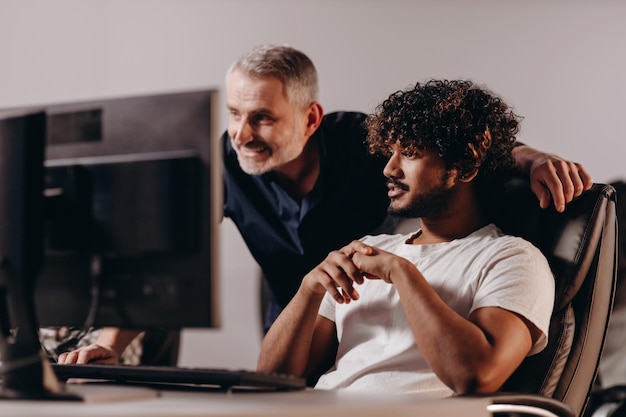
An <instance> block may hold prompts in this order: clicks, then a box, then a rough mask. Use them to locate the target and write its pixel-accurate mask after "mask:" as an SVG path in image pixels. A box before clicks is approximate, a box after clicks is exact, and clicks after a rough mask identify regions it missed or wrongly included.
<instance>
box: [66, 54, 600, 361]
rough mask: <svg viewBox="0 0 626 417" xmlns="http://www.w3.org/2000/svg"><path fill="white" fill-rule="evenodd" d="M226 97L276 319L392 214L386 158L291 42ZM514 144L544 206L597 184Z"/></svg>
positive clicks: (229, 175)
mask: <svg viewBox="0 0 626 417" xmlns="http://www.w3.org/2000/svg"><path fill="white" fill-rule="evenodd" d="M226 98H227V105H228V110H229V114H230V117H229V122H228V129H227V132H226V133H225V134H224V136H223V141H224V167H225V169H224V182H225V211H224V214H225V216H227V217H230V218H231V219H232V221H233V222H234V223H235V225H236V226H237V228H238V229H239V231H240V233H241V235H242V237H243V239H244V241H245V242H246V244H247V246H248V248H249V249H250V252H251V254H252V256H253V257H254V259H255V260H256V261H257V263H258V264H259V266H260V267H261V270H262V272H263V275H264V278H265V281H266V283H267V287H268V288H269V290H270V306H269V308H268V311H267V314H266V318H265V323H266V328H269V326H270V325H271V323H272V322H273V321H274V319H275V318H276V316H277V315H278V314H279V313H280V311H281V310H282V308H283V307H284V306H285V305H287V303H288V302H289V300H290V299H291V297H292V296H293V295H294V294H295V292H296V291H297V289H298V287H299V285H300V281H301V279H302V277H303V276H304V275H305V274H306V273H307V272H308V271H310V270H311V269H312V268H313V267H314V266H315V265H317V264H318V263H319V262H320V261H322V260H323V259H324V257H325V256H326V255H327V254H328V252H330V251H331V250H333V249H335V248H338V247H341V246H343V245H345V244H346V243H348V242H350V241H351V240H353V239H356V238H358V237H360V236H363V235H364V234H366V233H370V232H372V231H373V230H374V229H375V228H377V227H379V226H380V225H381V224H382V223H383V221H384V220H385V219H386V217H387V213H386V209H387V203H388V199H387V194H386V191H385V181H386V180H385V178H384V176H383V175H381V172H382V168H383V166H384V165H385V160H384V158H381V157H380V156H376V155H371V154H370V153H369V152H368V150H367V148H366V146H365V136H366V131H365V129H364V127H363V122H364V120H365V115H364V114H362V113H349V112H341V113H331V114H327V115H324V111H323V108H322V106H321V104H320V103H319V102H318V82H317V72H316V70H315V66H314V65H313V63H312V62H311V60H310V59H309V58H308V57H307V56H306V55H305V54H303V53H302V52H300V51H298V50H296V49H293V48H291V47H287V46H271V45H270V46H267V45H264V46H259V47H256V48H254V49H252V50H251V51H249V52H248V53H246V54H245V55H243V56H242V57H241V58H240V59H238V60H237V61H236V62H235V63H234V64H233V65H232V66H231V68H230V69H229V70H228V72H227V75H226ZM513 152H514V156H515V158H516V164H517V166H518V168H519V169H520V170H522V171H523V172H525V173H528V174H529V175H530V178H531V182H532V187H533V190H534V191H535V194H537V197H538V199H539V203H540V205H541V206H542V207H547V206H548V205H549V204H550V201H551V200H552V202H553V203H554V205H555V207H556V208H557V209H558V210H561V211H562V210H563V209H564V206H565V204H566V203H567V202H569V201H571V200H572V199H573V198H575V197H576V196H578V195H579V194H580V193H581V192H583V191H584V190H585V189H588V188H589V187H590V186H591V184H592V180H591V177H590V176H589V174H588V173H587V172H586V171H585V169H584V168H583V167H582V166H581V165H580V164H577V163H573V162H569V161H565V160H563V159H562V158H559V157H558V156H555V155H551V154H544V153H541V152H538V151H536V150H534V149H532V148H530V147H527V146H518V147H516V148H515V149H514V151H513ZM135 335H136V332H128V331H119V330H116V329H105V330H104V331H103V332H102V334H101V336H100V337H99V338H98V341H97V343H96V344H95V345H91V346H88V347H85V348H82V349H81V350H79V351H74V352H70V353H69V354H67V355H65V354H62V355H61V356H60V358H59V362H61V363H64V362H67V363H72V362H77V361H78V362H80V363H86V362H89V361H105V362H115V361H116V360H117V357H118V356H119V354H120V353H121V351H122V350H123V349H124V347H125V346H126V345H127V344H128V343H129V342H130V341H131V340H132V338H133V337H134V336H135ZM120 349H121V350H120Z"/></svg>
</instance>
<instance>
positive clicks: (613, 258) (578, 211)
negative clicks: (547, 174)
mask: <svg viewBox="0 0 626 417" xmlns="http://www.w3.org/2000/svg"><path fill="white" fill-rule="evenodd" d="M615 200H616V196H615V190H614V188H613V187H611V186H610V185H605V184H594V185H593V187H592V189H591V190H589V191H587V192H585V193H583V194H582V195H581V196H580V197H578V198H577V199H576V200H575V201H573V202H571V203H570V204H568V205H567V207H566V210H565V212H564V213H558V212H556V210H554V209H553V208H548V209H541V208H540V207H539V203H538V201H537V198H536V197H535V195H534V194H533V193H532V192H531V190H530V186H529V183H528V180H527V179H521V178H515V179H514V180H513V181H512V182H511V183H510V184H509V185H508V186H507V189H506V191H505V197H504V200H503V207H502V208H501V209H500V210H499V212H498V215H497V217H498V218H497V220H496V224H497V225H498V226H499V227H500V228H501V229H502V230H503V231H504V232H506V233H510V234H513V235H517V236H521V237H523V238H525V239H527V240H529V241H530V242H532V243H533V244H534V245H535V246H537V247H538V248H539V249H540V250H541V251H542V252H543V254H544V255H545V256H546V257H547V259H548V262H549V263H550V266H551V268H552V272H553V274H554V278H555V283H556V297H555V304H554V313H553V315H552V320H551V325H550V335H549V339H548V346H547V347H546V349H545V350H543V351H542V352H541V353H539V354H536V355H533V356H529V357H528V358H526V360H525V361H524V362H523V363H522V365H521V366H520V367H519V369H518V370H517V371H516V372H515V373H514V374H513V375H512V376H511V378H510V379H509V380H508V381H507V382H506V384H505V385H504V387H503V388H502V391H506V392H519V393H530V394H540V395H542V396H544V397H547V398H553V399H556V400H559V401H561V402H563V403H565V404H567V405H568V406H569V407H570V408H571V409H572V411H574V413H575V415H577V416H580V415H582V413H583V411H584V409H585V407H586V405H587V402H588V400H589V395H590V393H591V390H592V388H593V384H594V381H595V378H596V376H597V372H598V364H599V361H600V356H601V354H602V348H603V345H604V339H605V335H606V331H607V326H608V321H609V317H610V313H611V308H612V303H613V295H614V291H615V281H616V271H617V220H616V215H615Z"/></svg>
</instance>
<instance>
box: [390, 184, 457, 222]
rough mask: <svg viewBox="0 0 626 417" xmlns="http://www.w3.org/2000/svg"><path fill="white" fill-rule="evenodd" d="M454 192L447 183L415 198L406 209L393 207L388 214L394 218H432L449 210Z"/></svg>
mask: <svg viewBox="0 0 626 417" xmlns="http://www.w3.org/2000/svg"><path fill="white" fill-rule="evenodd" d="M452 195H453V191H452V188H448V187H446V185H445V181H442V183H441V184H440V185H439V186H437V187H434V188H432V189H430V190H429V191H427V192H425V193H421V194H418V195H416V196H414V197H413V199H412V200H411V202H410V203H409V204H408V205H407V206H405V207H397V208H396V207H392V206H391V205H389V208H388V209H387V212H388V213H389V214H391V215H393V216H398V217H405V218H416V217H432V216H436V215H438V214H440V213H443V212H445V211H447V210H448V208H449V207H450V201H452Z"/></svg>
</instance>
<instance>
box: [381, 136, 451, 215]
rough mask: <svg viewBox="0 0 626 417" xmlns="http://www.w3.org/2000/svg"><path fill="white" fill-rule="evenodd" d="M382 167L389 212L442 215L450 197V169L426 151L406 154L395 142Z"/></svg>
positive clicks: (446, 208)
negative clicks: (388, 200) (385, 178)
mask: <svg viewBox="0 0 626 417" xmlns="http://www.w3.org/2000/svg"><path fill="white" fill-rule="evenodd" d="M390 150H391V152H392V154H391V157H390V158H389V161H388V162H387V165H386V166H385V169H384V170H383V173H384V174H385V176H386V177H387V178H388V181H387V188H388V194H387V195H388V196H389V199H390V202H389V209H388V211H389V213H390V214H393V215H397V216H401V217H425V218H427V217H433V216H439V215H441V214H444V213H445V212H446V211H447V210H448V208H449V205H450V202H451V200H452V196H453V186H454V178H453V175H454V173H455V172H454V171H450V170H447V169H446V167H445V164H444V161H443V159H441V158H440V157H439V156H437V155H436V154H435V153H433V152H430V151H417V152H415V153H414V154H408V153H406V152H405V150H403V149H401V148H400V146H399V145H398V144H395V145H393V146H392V147H391V149H390Z"/></svg>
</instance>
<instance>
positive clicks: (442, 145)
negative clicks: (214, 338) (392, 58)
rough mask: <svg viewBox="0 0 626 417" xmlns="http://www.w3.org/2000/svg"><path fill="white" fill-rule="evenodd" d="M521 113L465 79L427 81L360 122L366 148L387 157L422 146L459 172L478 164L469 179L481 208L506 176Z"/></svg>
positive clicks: (395, 96)
mask: <svg viewBox="0 0 626 417" xmlns="http://www.w3.org/2000/svg"><path fill="white" fill-rule="evenodd" d="M520 121H521V118H520V117H519V116H517V115H516V114H515V113H513V111H512V110H511V108H509V106H508V105H507V104H506V103H504V102H503V101H502V99H501V98H500V97H498V96H496V95H495V94H493V93H492V92H490V91H489V90H487V89H485V88H481V87H478V86H477V85H475V84H474V83H473V82H471V81H468V80H429V81H427V82H425V83H421V84H420V83H419V82H418V83H417V84H415V86H414V87H412V88H410V89H407V90H401V91H397V92H395V93H393V94H391V95H390V96H389V98H387V99H386V100H385V101H384V102H382V103H381V104H380V105H378V106H377V107H376V109H375V111H374V113H373V114H371V115H369V116H368V118H367V120H366V122H365V124H366V127H367V130H368V135H367V141H368V146H369V150H370V152H371V153H381V154H383V155H386V156H389V152H390V147H391V146H392V145H394V144H399V145H400V147H401V148H402V149H403V151H404V152H408V153H411V152H415V151H418V150H427V151H431V152H435V153H436V154H437V155H439V156H440V157H441V158H443V160H444V162H445V164H446V168H447V169H453V168H456V169H457V170H458V171H459V173H460V175H468V174H471V173H473V172H474V171H475V170H476V169H478V174H477V176H476V178H475V180H474V181H473V183H474V187H475V190H476V192H477V194H478V197H479V201H480V202H481V205H482V206H483V209H486V208H489V205H491V203H492V202H493V201H492V199H493V198H494V197H495V195H494V194H495V193H498V192H499V191H500V190H501V188H502V185H503V184H504V182H505V180H506V179H507V178H509V177H510V174H511V173H512V168H513V166H514V162H515V161H514V159H513V156H512V153H511V151H512V149H513V147H514V146H515V140H516V138H515V135H516V134H517V133H518V131H519V127H520Z"/></svg>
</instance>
